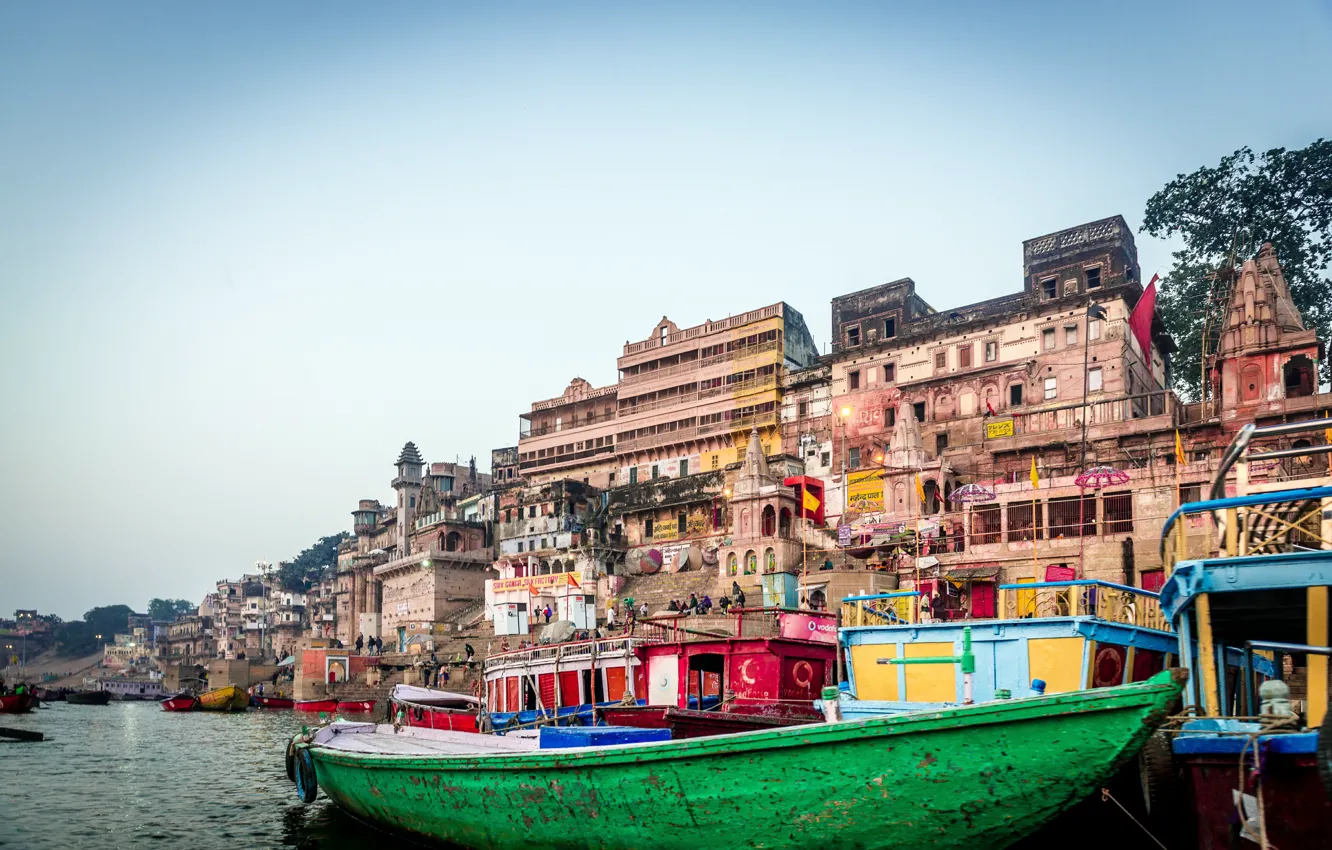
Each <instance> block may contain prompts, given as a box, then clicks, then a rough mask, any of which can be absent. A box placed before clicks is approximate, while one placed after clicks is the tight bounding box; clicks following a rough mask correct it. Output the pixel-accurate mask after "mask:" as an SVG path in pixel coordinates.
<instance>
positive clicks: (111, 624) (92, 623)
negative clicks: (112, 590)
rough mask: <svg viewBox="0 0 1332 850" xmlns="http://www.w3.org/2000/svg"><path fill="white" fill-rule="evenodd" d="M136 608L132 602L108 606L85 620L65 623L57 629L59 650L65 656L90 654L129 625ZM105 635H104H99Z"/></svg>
mask: <svg viewBox="0 0 1332 850" xmlns="http://www.w3.org/2000/svg"><path fill="white" fill-rule="evenodd" d="M133 613H134V609H132V608H130V607H129V606H128V605H104V606H102V607H100V608H94V609H92V610H91V611H88V612H87V613H85V614H84V615H83V619H82V620H74V621H73V622H69V623H62V624H61V625H60V627H59V628H57V629H56V636H55V638H56V649H57V650H58V651H59V652H60V654H61V655H87V654H89V653H92V652H96V651H97V650H99V649H101V648H102V644H104V643H110V642H111V641H113V640H114V639H115V635H116V633H117V632H120V633H122V634H123V633H124V632H125V631H126V630H127V629H128V628H129V616H130V614H133ZM98 635H101V637H98Z"/></svg>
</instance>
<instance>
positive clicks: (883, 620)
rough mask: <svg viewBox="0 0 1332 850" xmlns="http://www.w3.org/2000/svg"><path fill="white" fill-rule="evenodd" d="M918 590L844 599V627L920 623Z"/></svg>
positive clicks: (871, 594) (870, 594)
mask: <svg viewBox="0 0 1332 850" xmlns="http://www.w3.org/2000/svg"><path fill="white" fill-rule="evenodd" d="M919 597H920V591H918V590H899V591H895V592H893V593H869V594H865V595H863V596H847V597H844V598H843V599H842V625H843V626H901V625H907V624H910V623H915V622H918V621H919V607H918V604H917V602H918V598H919Z"/></svg>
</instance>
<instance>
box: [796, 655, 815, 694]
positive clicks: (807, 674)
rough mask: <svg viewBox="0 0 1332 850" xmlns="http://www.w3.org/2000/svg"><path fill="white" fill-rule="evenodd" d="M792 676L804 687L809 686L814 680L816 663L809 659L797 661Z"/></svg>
mask: <svg viewBox="0 0 1332 850" xmlns="http://www.w3.org/2000/svg"><path fill="white" fill-rule="evenodd" d="M791 678H793V679H795V683H796V684H797V685H799V686H800V687H802V688H808V687H809V686H810V684H811V683H812V682H813V681H814V665H812V664H810V663H809V662H808V661H797V662H796V663H795V665H794V666H793V667H792V668H791Z"/></svg>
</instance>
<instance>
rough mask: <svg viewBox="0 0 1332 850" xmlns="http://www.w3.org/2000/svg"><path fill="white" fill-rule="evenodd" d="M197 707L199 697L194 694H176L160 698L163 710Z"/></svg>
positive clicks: (193, 708)
mask: <svg viewBox="0 0 1332 850" xmlns="http://www.w3.org/2000/svg"><path fill="white" fill-rule="evenodd" d="M198 707H199V698H198V697H196V696H195V695H194V694H176V695H174V696H169V697H167V698H166V699H164V700H162V710H163V711H194V710H195V709H196V708H198Z"/></svg>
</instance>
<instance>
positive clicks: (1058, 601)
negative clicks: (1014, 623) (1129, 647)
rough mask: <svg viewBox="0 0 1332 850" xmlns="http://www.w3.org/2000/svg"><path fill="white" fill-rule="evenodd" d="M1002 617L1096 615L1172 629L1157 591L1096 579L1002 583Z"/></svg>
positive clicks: (1000, 606)
mask: <svg viewBox="0 0 1332 850" xmlns="http://www.w3.org/2000/svg"><path fill="white" fill-rule="evenodd" d="M998 611H999V616H1000V617H1002V618H1004V619H1011V620H1018V619H1031V618H1042V617H1096V618H1098V619H1101V620H1105V621H1107V622H1111V623H1125V624H1127V625H1131V626H1139V627H1141V628H1144V629H1155V630H1157V631H1161V632H1169V631H1172V628H1171V625H1170V623H1169V621H1167V620H1166V618H1165V616H1164V615H1162V613H1161V602H1160V599H1159V598H1158V597H1157V594H1155V593H1153V592H1152V591H1150V590H1143V589H1142V588H1140V587H1130V586H1128V585H1126V584H1115V583H1114V582H1109V581H1099V580H1096V579H1081V580H1075V581H1036V582H1025V583H1018V584H1001V585H999V605H998Z"/></svg>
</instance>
